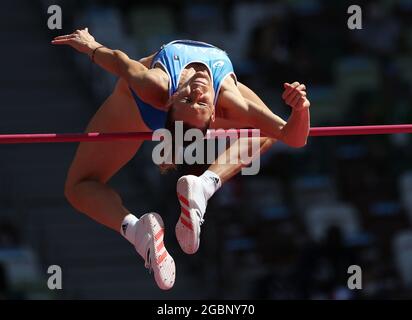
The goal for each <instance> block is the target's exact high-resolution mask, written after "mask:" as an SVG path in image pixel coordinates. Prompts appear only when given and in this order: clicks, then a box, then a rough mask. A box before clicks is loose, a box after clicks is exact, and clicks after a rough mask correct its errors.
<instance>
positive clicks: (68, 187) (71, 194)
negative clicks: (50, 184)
mask: <svg viewBox="0 0 412 320" xmlns="http://www.w3.org/2000/svg"><path fill="white" fill-rule="evenodd" d="M75 186H76V184H74V183H70V182H69V181H66V183H65V184H64V197H65V198H66V200H67V201H68V202H69V203H70V204H72V203H73V201H74V198H75V191H74V189H75Z"/></svg>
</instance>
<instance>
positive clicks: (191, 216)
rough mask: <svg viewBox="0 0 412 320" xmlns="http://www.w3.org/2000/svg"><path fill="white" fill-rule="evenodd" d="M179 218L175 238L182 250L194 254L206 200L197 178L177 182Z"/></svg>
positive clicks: (183, 178)
mask: <svg viewBox="0 0 412 320" xmlns="http://www.w3.org/2000/svg"><path fill="white" fill-rule="evenodd" d="M176 191H177V197H178V199H179V202H180V207H181V209H180V218H179V221H178V222H177V224H176V229H175V231H176V238H177V241H178V242H179V245H180V247H181V248H182V250H183V251H184V252H185V253H187V254H194V253H196V252H197V250H198V249H199V245H200V226H201V225H202V223H203V216H204V213H205V211H206V206H207V200H206V199H205V196H204V193H203V191H202V182H201V180H200V178H199V177H196V176H192V175H188V176H183V177H181V178H180V179H179V180H178V181H177V186H176Z"/></svg>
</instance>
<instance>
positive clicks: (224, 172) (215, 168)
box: [208, 82, 277, 184]
mask: <svg viewBox="0 0 412 320" xmlns="http://www.w3.org/2000/svg"><path fill="white" fill-rule="evenodd" d="M238 88H239V91H240V92H241V93H242V96H243V97H245V98H247V99H249V100H251V101H253V102H255V103H257V104H259V105H262V106H263V107H265V108H267V106H266V105H265V103H264V102H263V101H262V100H261V99H260V98H259V97H258V95H257V94H256V93H254V92H253V91H252V90H251V89H249V88H248V87H246V86H245V85H243V84H242V83H240V82H238ZM215 127H216V128H222V129H231V128H241V127H242V126H241V125H239V124H236V123H234V122H231V121H227V120H220V121H217V123H216V124H215ZM243 139H246V138H243ZM251 139H252V138H249V142H250V141H251ZM276 142H277V140H276V139H271V138H267V137H262V138H260V150H259V155H262V154H264V153H265V152H266V151H267V150H269V148H270V147H271V146H272V145H273V144H275V143H276ZM240 145H241V146H247V145H246V143H240ZM230 148H233V147H229V148H228V149H227V150H226V152H224V153H222V154H221V155H219V156H218V158H217V159H216V161H215V162H214V163H213V164H212V165H210V167H209V168H208V170H210V171H212V172H214V173H216V174H217V175H218V176H219V178H220V180H221V183H222V184H223V183H225V182H226V181H228V180H229V179H231V178H232V177H233V176H235V175H236V174H238V173H239V172H240V170H242V168H243V167H245V166H246V165H247V164H242V163H241V162H240V161H236V160H239V159H230V155H231V154H233V155H235V156H236V155H239V154H240V153H242V152H249V154H251V149H250V147H248V150H242V147H241V150H238V152H231V150H230ZM259 155H254V156H259ZM229 159H230V160H231V161H230V162H229ZM219 163H220V164H219ZM222 163H223V164H222Z"/></svg>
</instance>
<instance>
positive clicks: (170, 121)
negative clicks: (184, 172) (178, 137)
mask: <svg viewBox="0 0 412 320" xmlns="http://www.w3.org/2000/svg"><path fill="white" fill-rule="evenodd" d="M210 121H211V119H209V120H208V121H207V123H206V124H205V125H204V126H203V127H201V128H199V127H195V126H191V125H189V124H187V123H185V122H183V135H184V134H185V133H186V131H187V130H189V129H199V130H200V131H202V133H203V135H204V136H205V135H206V133H207V129H209V126H210ZM175 122H176V120H175V119H174V115H173V105H171V106H170V108H169V110H168V112H167V116H166V123H165V129H167V130H169V132H170V133H171V134H172V146H171V152H172V163H170V164H167V163H163V164H160V165H159V168H160V172H161V173H162V174H165V173H168V172H169V171H171V170H176V169H177V165H176V164H175V157H176V155H175ZM191 143H192V142H191V141H183V147H184V148H185V147H187V146H188V145H190V144H191Z"/></svg>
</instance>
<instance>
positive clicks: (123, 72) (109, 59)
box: [52, 28, 168, 106]
mask: <svg viewBox="0 0 412 320" xmlns="http://www.w3.org/2000/svg"><path fill="white" fill-rule="evenodd" d="M52 44H55V45H69V46H71V47H73V48H74V49H76V50H77V51H79V52H81V53H84V54H87V55H88V56H89V57H90V58H91V59H93V61H94V62H95V63H96V64H97V65H99V66H100V67H101V68H103V69H105V70H106V71H108V72H110V73H112V74H113V75H115V76H118V77H120V78H123V79H124V80H126V81H127V83H128V84H129V86H130V87H131V88H133V91H135V92H136V93H137V95H138V96H139V97H140V98H141V99H143V100H145V101H146V102H147V103H150V104H152V105H154V106H163V105H164V104H165V101H167V99H168V91H167V84H168V81H167V80H166V81H164V79H163V77H164V75H163V74H161V72H159V70H158V69H148V67H147V66H148V65H149V64H150V63H151V61H152V59H153V55H151V56H149V57H146V58H143V59H141V60H140V62H139V61H136V60H133V59H130V58H129V57H128V56H127V54H125V53H124V52H122V51H120V50H112V49H109V48H106V47H105V46H103V45H102V44H100V43H98V42H97V41H96V40H95V39H94V37H93V36H92V35H91V34H90V33H89V31H88V29H87V28H85V29H83V30H76V31H75V32H74V33H72V34H69V35H64V36H59V37H56V38H54V40H53V41H52ZM165 83H166V85H165Z"/></svg>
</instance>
